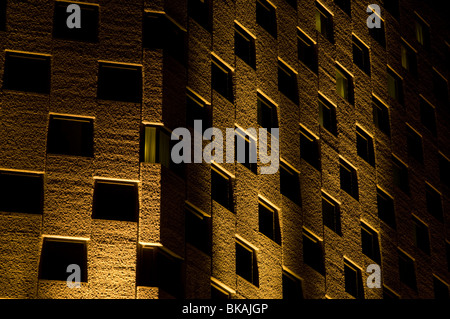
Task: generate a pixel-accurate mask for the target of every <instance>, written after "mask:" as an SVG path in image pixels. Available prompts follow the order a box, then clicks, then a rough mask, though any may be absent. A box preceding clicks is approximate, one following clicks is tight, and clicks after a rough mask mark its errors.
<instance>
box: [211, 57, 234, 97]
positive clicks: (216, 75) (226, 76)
mask: <svg viewBox="0 0 450 319" xmlns="http://www.w3.org/2000/svg"><path fill="white" fill-rule="evenodd" d="M211 82H212V83H211V86H212V88H213V89H214V90H215V91H216V92H218V93H219V94H220V95H222V96H223V97H224V98H226V99H227V100H229V101H230V102H232V103H233V99H234V98H233V74H232V71H231V70H230V69H228V68H227V67H226V66H225V65H223V63H221V62H220V61H219V60H218V59H215V58H213V59H212V63H211Z"/></svg>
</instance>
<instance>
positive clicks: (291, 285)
mask: <svg viewBox="0 0 450 319" xmlns="http://www.w3.org/2000/svg"><path fill="white" fill-rule="evenodd" d="M282 276H283V277H282V281H283V299H286V300H300V299H303V287H302V281H301V280H300V279H299V278H297V277H295V276H293V275H291V274H290V273H288V272H287V271H283V275H282Z"/></svg>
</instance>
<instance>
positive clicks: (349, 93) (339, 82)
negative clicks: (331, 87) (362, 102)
mask: <svg viewBox="0 0 450 319" xmlns="http://www.w3.org/2000/svg"><path fill="white" fill-rule="evenodd" d="M336 92H337V93H338V95H339V96H340V97H342V98H343V99H344V100H346V101H348V102H349V103H353V77H351V76H350V75H349V74H348V73H347V72H346V71H344V69H342V68H340V67H338V66H336Z"/></svg>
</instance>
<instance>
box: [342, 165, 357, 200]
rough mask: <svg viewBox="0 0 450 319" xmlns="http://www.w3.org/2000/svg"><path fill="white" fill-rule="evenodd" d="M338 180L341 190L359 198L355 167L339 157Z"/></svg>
mask: <svg viewBox="0 0 450 319" xmlns="http://www.w3.org/2000/svg"><path fill="white" fill-rule="evenodd" d="M340 182H341V183H340V184H341V189H342V190H344V191H345V192H346V193H347V194H349V195H350V196H352V197H353V198H354V199H356V200H358V199H359V192H358V176H357V174H356V169H355V168H353V167H352V166H351V165H350V164H348V163H347V162H346V161H344V160H343V159H342V158H341V159H340Z"/></svg>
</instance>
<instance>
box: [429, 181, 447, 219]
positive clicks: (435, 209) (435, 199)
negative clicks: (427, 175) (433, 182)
mask: <svg viewBox="0 0 450 319" xmlns="http://www.w3.org/2000/svg"><path fill="white" fill-rule="evenodd" d="M425 192H426V201H427V211H428V213H430V215H432V216H434V217H436V219H438V220H440V221H443V220H444V216H443V211H442V198H441V193H439V192H438V191H437V190H436V189H435V188H434V187H432V186H430V185H429V184H426V186H425Z"/></svg>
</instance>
